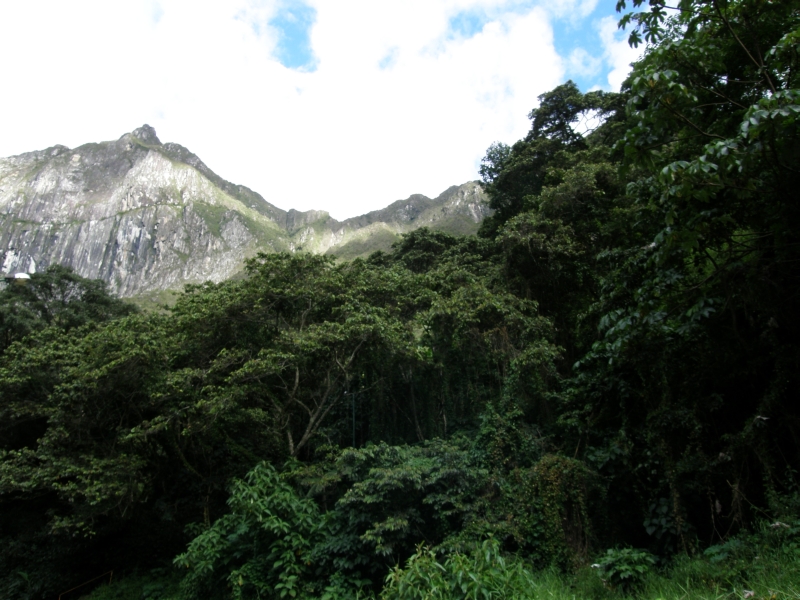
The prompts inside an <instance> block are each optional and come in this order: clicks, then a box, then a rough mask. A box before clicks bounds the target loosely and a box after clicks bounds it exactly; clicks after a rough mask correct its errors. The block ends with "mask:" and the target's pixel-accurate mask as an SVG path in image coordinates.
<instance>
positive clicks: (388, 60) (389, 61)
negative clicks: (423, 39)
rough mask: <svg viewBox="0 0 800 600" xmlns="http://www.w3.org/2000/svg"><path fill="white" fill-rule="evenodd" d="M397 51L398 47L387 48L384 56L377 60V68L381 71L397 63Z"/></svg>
mask: <svg viewBox="0 0 800 600" xmlns="http://www.w3.org/2000/svg"><path fill="white" fill-rule="evenodd" d="M398 53H399V49H398V48H392V49H391V50H389V51H388V52H387V53H386V56H384V57H383V58H382V59H381V60H380V61H379V62H378V68H379V69H380V70H381V71H384V70H386V69H391V68H392V67H393V66H394V65H395V64H396V63H397V55H398Z"/></svg>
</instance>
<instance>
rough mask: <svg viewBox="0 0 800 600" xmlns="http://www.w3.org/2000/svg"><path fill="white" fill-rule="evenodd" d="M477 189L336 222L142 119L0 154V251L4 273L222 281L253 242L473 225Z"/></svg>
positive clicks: (164, 284)
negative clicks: (128, 128)
mask: <svg viewBox="0 0 800 600" xmlns="http://www.w3.org/2000/svg"><path fill="white" fill-rule="evenodd" d="M483 201H484V196H483V192H482V190H481V188H480V186H479V185H478V184H477V183H475V182H470V183H466V184H464V185H461V186H453V187H451V188H449V189H448V190H446V191H445V192H444V193H442V194H441V195H440V196H438V197H437V198H435V199H430V198H427V197H425V196H421V195H413V196H411V197H410V198H408V199H406V200H399V201H397V202H394V203H393V204H391V205H390V206H388V207H386V208H384V209H382V210H379V211H373V212H371V213H368V214H366V215H362V216H359V217H354V218H352V219H347V220H345V221H341V222H340V221H337V220H336V219H333V218H332V217H330V215H329V214H328V213H327V212H324V211H316V210H311V211H306V212H301V211H297V210H288V211H285V210H282V209H280V208H278V207H277V206H275V205H273V204H271V203H270V202H268V201H266V200H265V199H264V198H263V197H262V196H261V195H259V194H258V193H256V192H254V191H252V190H250V189H248V188H246V187H244V186H240V185H236V184H233V183H230V182H228V181H226V180H224V179H222V178H221V177H220V176H218V175H217V174H216V173H214V172H213V171H212V170H211V169H209V168H208V167H207V166H206V165H205V164H204V163H203V161H202V160H200V158H198V157H197V156H196V155H194V154H193V153H192V152H190V151H189V150H187V149H186V148H184V147H183V146H180V145H178V144H174V143H167V144H162V143H161V141H160V140H159V139H158V136H157V135H156V132H155V130H154V129H153V128H152V127H150V126H148V125H144V126H142V127H140V128H138V129H136V130H135V131H133V132H131V133H127V134H125V135H123V136H122V137H121V138H119V139H118V140H116V141H112V142H102V143H96V144H85V145H83V146H80V147H78V148H75V149H69V148H67V147H65V146H53V147H51V148H48V149H46V150H41V151H36V152H29V153H26V154H21V155H18V156H12V157H9V158H4V159H0V262H1V263H2V271H3V272H4V273H11V272H18V271H25V272H36V271H37V270H41V269H43V268H46V267H47V266H48V265H51V264H61V265H64V266H68V267H72V268H73V269H74V270H75V271H76V272H77V273H78V274H80V275H81V276H84V277H89V278H97V279H102V280H104V281H106V282H107V283H108V285H109V289H110V290H111V291H112V292H114V293H115V294H118V295H119V296H123V297H131V296H137V295H141V294H146V293H153V292H158V291H161V290H169V289H179V288H181V287H182V286H183V284H185V283H191V282H200V281H206V280H211V281H216V282H218V281H222V280H224V279H227V278H229V277H230V276H232V275H233V274H235V273H236V272H238V271H239V270H240V269H241V267H242V264H243V262H244V260H245V259H246V258H248V257H251V256H253V255H255V254H256V253H257V252H277V251H291V252H295V251H307V252H312V253H318V254H323V253H328V254H332V255H335V256H338V257H342V258H346V259H350V258H355V257H357V256H362V255H365V254H368V253H370V252H372V251H374V250H379V249H383V250H386V249H388V248H389V247H390V246H391V244H392V243H393V242H395V241H396V240H397V239H398V238H399V235H400V234H402V233H406V232H409V231H412V230H414V229H417V228H419V227H423V226H427V227H431V228H433V229H437V230H441V231H445V232H448V233H462V234H469V233H474V232H475V231H477V228H478V225H479V224H480V222H481V220H482V219H483V217H484V216H485V215H486V214H488V213H487V211H488V209H487V208H486V206H485V205H484V202H483Z"/></svg>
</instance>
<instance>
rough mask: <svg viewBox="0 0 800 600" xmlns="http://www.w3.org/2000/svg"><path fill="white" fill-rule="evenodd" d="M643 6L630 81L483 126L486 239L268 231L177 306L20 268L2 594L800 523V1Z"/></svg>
mask: <svg viewBox="0 0 800 600" xmlns="http://www.w3.org/2000/svg"><path fill="white" fill-rule="evenodd" d="M626 8H627V7H626V3H625V2H624V0H623V1H621V2H620V3H619V4H618V10H620V11H622V12H623V13H624V11H625V10H626ZM630 8H635V9H637V12H632V13H629V14H623V17H622V22H623V24H628V25H632V33H631V42H632V43H636V44H638V43H642V42H646V46H645V47H644V48H645V52H644V55H643V57H642V58H641V59H640V60H639V61H638V62H637V63H635V64H634V65H633V69H632V72H631V74H630V76H629V78H628V79H627V81H626V83H625V84H624V85H623V88H622V90H621V92H619V93H611V92H600V91H593V92H588V93H583V92H581V91H580V90H579V89H578V88H577V86H576V85H575V84H574V83H572V82H566V83H564V84H563V85H560V86H558V87H557V88H555V89H554V90H551V91H549V92H547V93H545V94H543V95H542V96H540V97H539V102H538V104H537V106H536V108H534V109H533V110H532V111H531V113H530V115H529V117H530V120H531V129H530V131H529V133H528V134H527V135H526V136H525V137H524V138H523V139H521V140H519V141H517V142H516V143H514V144H513V145H511V146H508V145H504V144H502V143H497V144H494V145H492V146H491V147H490V148H489V149H488V151H487V153H486V157H485V159H484V161H483V165H482V168H481V175H482V177H483V185H484V189H485V190H486V192H487V194H488V197H489V198H490V201H489V202H490V207H491V208H492V209H493V214H492V216H491V217H489V218H488V219H487V220H486V221H485V222H484V223H483V225H482V228H481V231H480V233H479V235H478V236H477V237H453V236H450V235H447V234H444V233H441V232H435V231H429V230H427V229H421V230H418V231H415V232H413V233H409V234H407V235H405V236H404V237H403V239H402V240H401V241H400V242H398V243H397V244H396V245H395V246H394V247H393V250H392V251H391V252H389V253H381V252H378V253H375V254H373V255H372V256H370V257H369V258H368V259H366V260H362V259H357V260H354V261H352V262H346V263H337V262H335V261H334V260H332V259H330V258H326V257H322V256H313V255H310V254H303V253H296V254H285V253H284V254H261V255H258V256H256V257H254V258H252V259H251V260H249V261H248V263H247V266H246V273H245V276H244V277H242V278H239V279H236V280H231V281H226V282H223V283H219V284H211V283H207V284H203V285H194V286H189V287H187V288H186V290H185V291H184V292H183V293H182V294H181V295H180V296H179V298H178V300H177V303H176V304H175V305H174V306H173V307H171V308H169V309H168V310H164V311H160V312H140V311H138V310H135V309H133V308H132V307H130V306H129V305H126V304H124V303H122V302H121V301H119V300H116V299H114V298H112V297H110V296H109V295H108V294H107V293H106V291H105V289H104V287H103V286H102V284H101V283H100V282H93V281H88V280H85V279H82V278H80V277H78V276H77V275H75V274H74V273H72V272H71V271H69V270H68V269H65V268H62V267H53V268H51V269H49V270H48V271H47V272H46V273H44V274H40V275H34V276H32V278H31V282H30V284H29V285H28V286H23V287H20V286H9V287H7V288H5V289H4V290H3V291H2V292H0V332H2V340H1V341H0V350H2V354H1V355H0V595H2V596H3V597H6V598H48V597H52V596H53V595H54V594H56V595H57V593H58V592H61V591H63V590H65V589H68V588H69V587H71V586H72V585H74V584H75V583H77V582H80V581H82V580H84V579H89V578H90V577H92V576H94V575H97V574H99V573H102V572H104V571H107V570H109V569H119V570H121V571H126V570H127V572H130V573H132V572H134V571H136V570H137V569H139V570H146V569H152V568H165V566H170V568H172V567H171V565H173V564H174V565H175V566H176V568H178V569H180V570H181V575H180V576H181V579H182V582H181V590H182V591H181V593H182V594H183V597H185V598H227V597H236V598H257V597H273V596H274V597H284V596H285V595H289V596H291V597H309V598H311V597H330V598H340V597H341V598H345V597H355V593H356V592H358V593H360V594H361V597H364V595H365V594H369V593H376V594H380V593H381V590H383V594H384V597H393V598H394V597H398V598H399V597H404V598H405V597H416V596H409V595H406V596H403V593H406V592H403V590H409V589H413V588H414V586H415V585H418V584H415V583H414V581H415V580H414V576H415V575H414V573H422V572H425V573H428V572H429V571H424V569H428V568H433V569H434V571H435V573H436V577H437V578H439V579H437V581H439V582H440V583H439V584H437V585H440V586H442V589H444V588H447V586H450V585H451V584H452V585H455V584H454V583H452V582H454V581H456V580H458V576H457V573H459V572H461V571H459V569H463V568H466V567H464V565H465V564H467V563H465V562H464V561H473V562H471V563H469V564H470V565H473V567H470V568H475V569H478V568H483V567H480V565H481V564H484V563H485V564H484V566H485V565H486V564H489V563H491V564H493V565H498V564H502V565H503V569H505V570H504V571H503V573H504V574H503V575H502V577H500V575H498V576H497V577H499V578H500V579H497V580H492V581H493V582H494V583H493V584H492V585H495V584H497V585H501V584H502V586H506V587H505V588H502V589H507V590H516V589H523V588H524V587H525V586H526V585H528V584H527V583H525V581H527V580H526V579H525V577H527V575H526V574H525V573H527V571H525V568H530V569H534V570H535V569H542V568H556V569H561V570H562V571H569V570H571V569H575V568H577V567H579V566H580V565H586V564H588V563H590V562H593V561H594V560H595V559H596V557H597V556H599V555H601V554H602V553H603V552H605V551H606V550H608V549H614V548H628V549H631V548H638V549H641V557H644V558H641V557H640V558H635V557H636V556H638V555H635V554H629V555H627V556H629V560H631V561H634V562H635V561H636V560H639V561H640V563H641V564H644V565H648V564H651V563H648V562H647V561H650V560H651V559H652V564H655V561H656V560H661V561H666V560H668V559H670V557H674V556H678V555H684V554H688V555H698V554H699V553H701V552H703V551H704V550H706V549H708V548H709V547H711V548H718V547H719V544H724V543H725V542H726V541H727V540H729V539H731V536H734V535H737V534H739V533H741V532H746V531H748V530H753V528H756V527H757V525H758V523H759V521H760V520H763V519H769V520H770V521H774V522H776V523H781V524H786V523H797V522H798V519H800V487H798V486H800V478H799V477H798V471H797V470H798V468H799V466H800V446H798V440H799V439H800V402H798V398H797V390H798V389H800V380H799V378H800V276H799V275H800V270H798V265H799V264H800V205H799V204H798V202H797V190H798V189H800V130H799V129H798V128H799V127H800V122H799V121H798V118H799V117H800V85H798V68H800V62H799V60H800V59H799V58H798V41H799V40H800V6H799V5H798V3H797V2H764V1H762V0H727V1H723V0H680V2H679V3H678V6H677V10H671V9H670V8H669V7H667V6H666V5H664V4H662V3H658V2H651V3H650V5H649V6H645V4H644V3H643V2H642V0H634V2H633V6H632V7H630ZM587 114H592V115H594V116H595V117H596V118H597V120H598V122H599V123H600V124H599V125H598V126H597V127H596V128H595V129H594V130H593V131H590V132H587V133H585V134H579V133H577V132H576V130H575V127H574V125H575V123H576V122H577V121H578V120H579V119H581V118H582V117H584V116H586V115H587ZM789 527H790V526H789V525H786V528H789ZM791 531H792V532H793V533H792V535H798V536H800V528H797V527H795V528H794V529H791ZM787 535H788V534H787ZM630 552H634V551H633V550H630ZM631 556H633V557H634V558H630V557H631ZM469 557H472V558H469ZM481 557H483V558H481ZM487 557H488V558H487ZM492 557H493V558H492ZM436 561H441V564H440V563H437V562H436ZM459 561H461V562H459ZM481 561H483V563H482V562H481ZM486 561H489V562H488V563H487V562H486ZM642 561H643V562H642ZM640 563H637V564H640ZM405 565H408V570H404V566H405ZM426 565H427V566H426ZM431 565H439V567H436V568H434V567H431ZM475 565H477V566H475ZM523 565H526V566H525V567H523ZM486 568H488V567H486ZM414 569H417V570H414ZM420 569H422V570H420ZM436 569H438V570H436ZM609 577H610V576H609ZM448 578H450V579H448ZM501 579H502V581H500V580H501ZM498 581H499V582H500V583H497V582H498ZM487 585H488V584H487ZM447 589H450V588H447ZM453 589H455V588H453ZM498 589H500V588H498ZM408 593H410V592H408ZM454 593H455V592H454ZM508 593H510V592H508ZM520 593H522V592H520ZM325 594H327V596H325ZM437 597H438V596H437ZM441 597H450V596H444V595H443V596H441ZM452 597H458V596H457V595H454V596H452Z"/></svg>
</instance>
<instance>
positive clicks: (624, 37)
mask: <svg viewBox="0 0 800 600" xmlns="http://www.w3.org/2000/svg"><path fill="white" fill-rule="evenodd" d="M598 31H599V32H600V39H601V41H602V44H603V53H604V59H605V60H606V62H607V63H608V64H609V65H610V67H611V71H610V72H609V74H608V85H609V86H610V88H611V89H612V90H614V91H619V88H620V86H621V85H622V82H623V81H625V79H626V78H627V77H628V74H629V73H630V71H631V67H630V65H631V63H632V62H634V61H636V60H637V59H638V58H639V57H640V56H641V55H642V48H631V47H630V46H629V45H628V33H627V32H625V31H621V30H619V29H618V28H617V18H616V17H604V18H603V19H601V20H600V22H599V27H598Z"/></svg>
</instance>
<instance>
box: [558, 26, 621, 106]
mask: <svg viewBox="0 0 800 600" xmlns="http://www.w3.org/2000/svg"><path fill="white" fill-rule="evenodd" d="M595 12H596V11H595ZM593 15H594V13H593V14H592V15H589V16H588V17H586V18H584V19H556V20H554V21H553V42H554V45H555V48H556V52H558V54H559V56H561V57H562V58H563V59H564V63H565V67H566V72H565V74H564V76H565V77H566V78H567V79H572V81H574V82H575V83H577V84H578V87H579V88H580V90H581V91H582V92H584V93H585V92H588V91H589V90H590V89H591V88H593V87H597V86H599V87H601V88H603V89H606V88H608V79H607V76H608V70H609V69H608V65H606V64H605V60H604V53H605V51H604V49H603V44H602V41H601V39H600V32H599V31H598V30H597V21H598V18H597V16H596V15H595V16H593ZM573 53H574V54H573ZM570 57H573V58H575V59H576V60H575V61H574V63H572V64H571V61H570Z"/></svg>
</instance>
